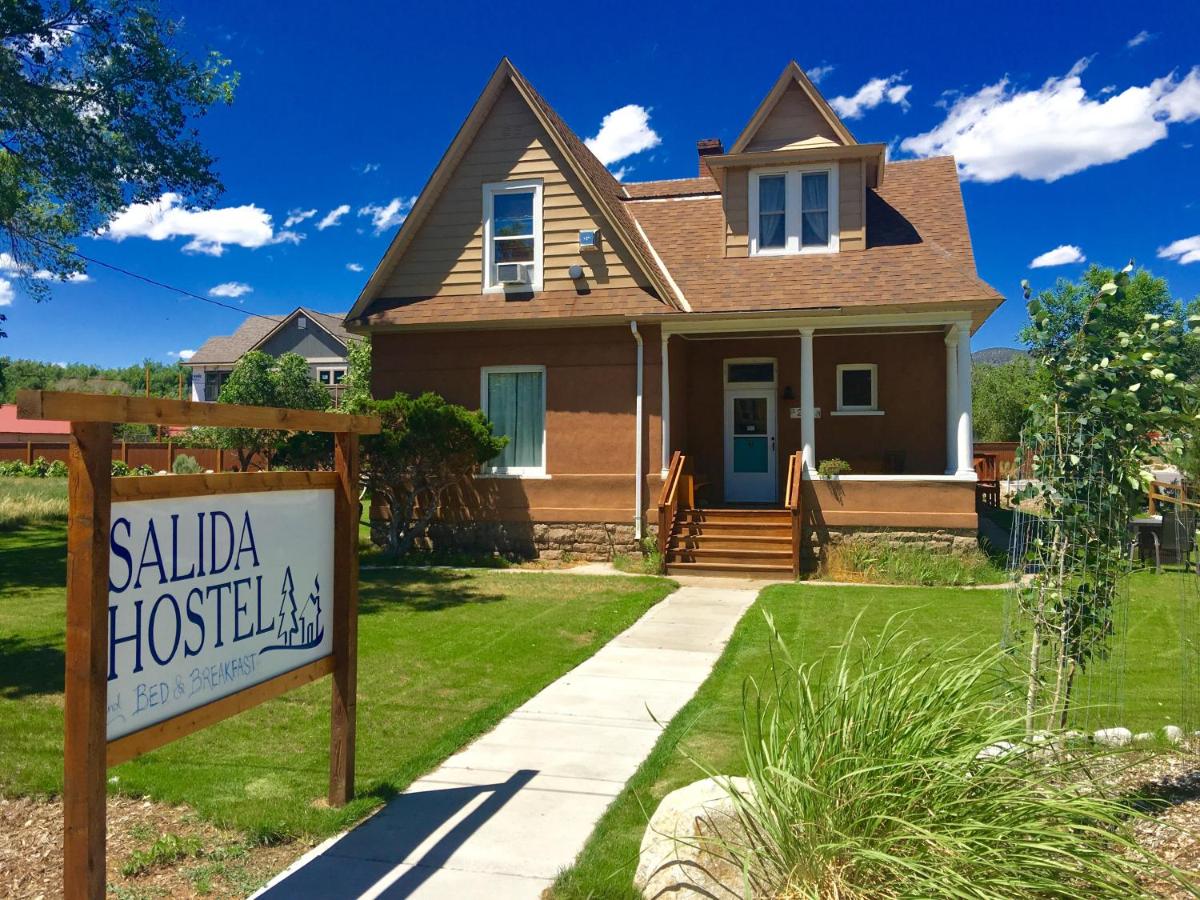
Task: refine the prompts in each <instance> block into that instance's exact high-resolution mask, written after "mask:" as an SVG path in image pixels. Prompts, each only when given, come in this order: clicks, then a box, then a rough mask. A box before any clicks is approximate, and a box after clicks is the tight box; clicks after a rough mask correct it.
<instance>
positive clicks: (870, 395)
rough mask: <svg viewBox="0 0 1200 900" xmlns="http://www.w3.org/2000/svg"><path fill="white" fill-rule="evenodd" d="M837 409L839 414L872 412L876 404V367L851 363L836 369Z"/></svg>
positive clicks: (868, 364)
mask: <svg viewBox="0 0 1200 900" xmlns="http://www.w3.org/2000/svg"><path fill="white" fill-rule="evenodd" d="M837 379H838V380H837V408H838V410H839V411H840V412H874V411H875V410H877V409H878V408H879V404H878V397H879V395H878V390H879V385H878V380H879V379H878V366H876V365H875V364H874V363H853V364H849V365H841V366H838V367H837Z"/></svg>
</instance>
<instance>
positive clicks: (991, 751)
mask: <svg viewBox="0 0 1200 900" xmlns="http://www.w3.org/2000/svg"><path fill="white" fill-rule="evenodd" d="M1016 746H1017V745H1016V744H1014V743H1013V742H1012V741H997V742H996V743H994V744H992V745H991V746H988V747H984V748H983V749H982V750H980V751H979V752H978V753H976V754H975V758H976V759H998V758H999V757H1001V756H1008V754H1010V753H1012V752H1013V750H1015V749H1016Z"/></svg>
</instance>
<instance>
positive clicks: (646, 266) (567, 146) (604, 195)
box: [346, 57, 686, 322]
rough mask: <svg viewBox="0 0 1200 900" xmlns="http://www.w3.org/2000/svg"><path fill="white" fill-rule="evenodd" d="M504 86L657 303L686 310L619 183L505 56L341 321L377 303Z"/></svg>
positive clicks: (361, 312) (358, 314) (360, 313)
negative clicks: (540, 131) (525, 110)
mask: <svg viewBox="0 0 1200 900" xmlns="http://www.w3.org/2000/svg"><path fill="white" fill-rule="evenodd" d="M506 84H511V85H512V86H513V87H514V88H515V89H516V91H517V93H518V94H519V95H520V96H521V98H522V99H523V100H524V101H525V102H526V103H527V104H528V105H529V108H530V111H531V112H532V113H533V115H534V117H535V118H536V119H537V120H538V123H539V124H540V125H541V127H542V129H543V130H544V131H545V132H546V134H547V135H548V137H549V138H550V140H551V142H552V143H553V144H554V146H555V147H556V149H557V150H558V151H559V152H560V153H561V154H562V155H563V157H564V158H565V159H566V162H567V164H568V166H570V168H571V170H572V173H573V174H574V175H575V176H576V178H578V179H579V181H580V183H581V184H582V186H583V189H584V191H585V192H586V193H587V194H588V196H589V197H590V199H591V200H592V201H593V202H594V203H595V204H596V206H597V207H598V208H599V211H600V214H601V216H602V217H603V218H604V220H605V224H607V225H609V226H610V227H611V228H612V231H613V233H614V234H615V237H616V240H617V241H618V242H619V243H621V244H622V245H623V246H624V247H625V248H627V249H628V250H629V252H630V254H631V255H632V257H633V261H634V263H635V264H636V265H637V267H638V268H639V269H641V271H642V273H643V274H644V275H645V276H646V278H647V280H648V281H649V282H650V284H651V285H652V286H653V287H654V290H655V291H656V292H657V293H658V296H659V297H660V298H661V301H662V302H664V303H666V304H668V305H669V306H671V307H673V308H686V301H684V300H683V298H682V297H681V296H679V295H678V293H677V291H676V290H675V288H674V287H673V284H672V281H671V278H670V275H669V274H668V273H667V272H665V271H664V269H663V267H662V265H661V264H660V262H659V260H658V259H657V257H656V255H655V253H654V250H653V249H652V248H651V247H650V245H649V242H648V241H647V240H646V238H645V235H644V234H643V233H642V231H641V227H640V226H639V225H638V223H637V220H636V219H634V217H633V216H632V215H631V214H630V213H629V211H628V210H627V209H625V207H624V205H623V204H622V202H621V198H622V197H623V196H624V192H623V190H622V188H621V184H620V182H619V181H617V179H616V178H614V177H613V175H612V173H611V172H609V171H608V169H607V168H605V166H604V164H603V163H602V162H600V160H598V159H597V158H596V155H595V154H594V153H592V151H591V150H589V149H588V148H587V146H586V145H585V144H584V143H583V141H581V140H580V139H579V137H578V136H577V135H576V134H575V133H574V132H573V131H572V130H571V129H570V128H569V127H568V126H567V124H566V123H565V122H564V121H563V120H562V118H561V117H560V116H559V115H558V113H556V112H555V111H554V110H553V109H552V108H551V107H550V104H548V103H547V102H546V101H545V100H544V99H543V98H542V97H541V95H540V94H538V92H537V91H535V90H534V89H533V86H532V85H530V84H529V82H528V81H526V80H525V77H524V76H523V75H522V74H521V73H520V72H518V71H517V69H516V67H515V66H514V65H513V64H512V62H511V61H509V59H508V57H504V58H503V59H501V60H500V64H499V65H498V66H497V67H496V70H495V71H494V72H493V73H492V76H491V78H490V79H489V80H488V83H487V85H486V86H485V87H484V89H483V93H482V94H480V96H479V99H478V100H476V101H475V105H474V106H473V107H472V108H471V112H470V113H469V114H468V115H467V118H466V120H465V121H464V122H463V124H462V126H461V127H460V128H459V130H458V133H457V134H455V136H454V140H453V141H451V143H450V146H449V148H448V149H447V150H446V152H445V153H444V154H443V155H442V158H441V160H440V161H439V162H438V165H437V168H435V169H434V171H433V175H431V176H430V178H429V181H428V182H427V183H426V185H425V187H424V189H423V190H422V191H421V193H420V195H419V196H418V197H417V200H416V202H415V203H414V204H413V207H412V209H411V210H409V213H408V216H407V217H406V218H405V220H404V223H403V224H402V225H401V226H400V230H399V231H398V232H397V233H396V236H395V237H394V238H393V239H392V242H391V244H390V245H389V246H388V249H387V251H386V252H385V253H384V255H383V259H381V260H380V262H379V264H378V265H377V266H376V267H375V271H374V272H373V273H372V274H371V277H370V278H369V279H368V281H367V284H366V286H365V287H364V288H363V290H362V293H360V294H359V296H358V299H357V300H356V301H355V303H354V306H353V307H352V308H351V309H350V312H349V313H347V315H346V321H347V322H351V321H353V320H355V319H357V318H358V317H359V316H361V315H362V314H363V313H364V312H365V311H366V310H367V308H368V306H370V305H371V303H372V302H373V301H375V300H376V299H379V296H380V292H381V290H382V288H383V286H384V284H385V283H386V280H387V277H388V275H389V274H390V273H391V271H392V270H393V269H394V268H395V267H396V265H397V264H398V263H399V261H400V259H401V258H402V257H403V255H404V251H405V250H406V249H407V248H408V246H409V244H411V243H412V240H413V238H414V237H415V236H416V234H417V232H418V231H419V230H420V228H421V224H422V223H423V222H424V220H425V218H426V217H427V216H428V215H429V213H430V212H431V211H432V209H433V207H434V204H435V203H436V201H437V199H438V196H439V195H440V193H441V190H442V188H443V187H444V186H445V184H446V183H447V181H448V180H449V178H450V176H451V174H452V173H453V172H454V170H455V168H457V166H458V163H459V161H460V160H461V158H462V156H463V154H464V153H465V152H466V150H467V149H468V148H469V147H470V146H471V143H472V141H473V140H474V139H475V136H476V134H478V132H479V129H480V127H481V126H482V125H483V122H484V120H485V119H486V118H487V115H488V113H489V111H490V110H491V107H492V104H493V103H494V102H495V100H496V98H497V97H498V96H499V94H500V91H501V89H503V87H504V86H505V85H506Z"/></svg>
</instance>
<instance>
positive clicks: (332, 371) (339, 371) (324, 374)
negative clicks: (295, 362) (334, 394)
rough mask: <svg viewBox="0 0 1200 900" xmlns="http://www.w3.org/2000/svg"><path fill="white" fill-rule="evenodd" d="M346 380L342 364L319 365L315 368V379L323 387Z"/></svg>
mask: <svg viewBox="0 0 1200 900" xmlns="http://www.w3.org/2000/svg"><path fill="white" fill-rule="evenodd" d="M345 380H346V369H345V367H344V366H336V367H335V366H320V367H318V368H317V381H319V382H320V383H321V384H323V385H325V387H333V386H334V385H338V384H341V383H342V382H343V381H345Z"/></svg>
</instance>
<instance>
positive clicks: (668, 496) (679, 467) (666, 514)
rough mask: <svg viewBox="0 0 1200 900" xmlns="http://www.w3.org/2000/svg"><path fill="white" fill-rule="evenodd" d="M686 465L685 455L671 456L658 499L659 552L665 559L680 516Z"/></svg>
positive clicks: (678, 453)
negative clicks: (680, 490) (680, 488)
mask: <svg viewBox="0 0 1200 900" xmlns="http://www.w3.org/2000/svg"><path fill="white" fill-rule="evenodd" d="M686 465H687V457H686V456H684V455H683V453H681V452H680V451H678V450H676V451H675V452H674V453H672V454H671V465H670V466H669V467H668V468H667V478H666V480H665V481H664V482H663V486H662V493H661V494H659V497H658V552H659V553H660V554H661V555H662V556H663V557H664V558H665V557H666V555H667V546H668V544H669V543H670V541H671V531H672V530H673V529H674V527H675V517H676V516H677V515H678V514H679V485H680V484H681V483H682V482H683V478H684V467H685V466H686Z"/></svg>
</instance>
